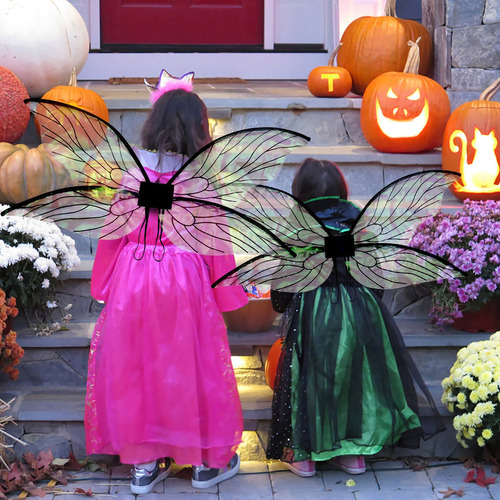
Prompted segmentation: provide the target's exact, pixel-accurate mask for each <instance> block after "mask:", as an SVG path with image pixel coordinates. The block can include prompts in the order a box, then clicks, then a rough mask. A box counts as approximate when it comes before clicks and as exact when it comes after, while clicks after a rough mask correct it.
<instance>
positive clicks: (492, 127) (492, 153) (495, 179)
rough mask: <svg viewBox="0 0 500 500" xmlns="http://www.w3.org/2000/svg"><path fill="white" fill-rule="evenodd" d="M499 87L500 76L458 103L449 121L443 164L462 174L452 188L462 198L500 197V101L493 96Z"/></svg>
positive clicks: (444, 167) (445, 136)
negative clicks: (483, 88) (482, 90)
mask: <svg viewBox="0 0 500 500" xmlns="http://www.w3.org/2000/svg"><path fill="white" fill-rule="evenodd" d="M498 90H500V78H498V79H497V80H496V81H495V82H493V84H492V85H490V86H489V87H488V88H487V89H486V90H485V91H484V92H483V93H482V94H481V95H480V96H479V99H477V100H474V101H471V102H466V103H464V104H462V105H460V106H458V107H457V108H456V109H455V111H453V113H452V114H451V115H450V118H449V119H448V122H447V124H446V128H445V130H444V138H443V152H442V160H443V161H442V165H443V169H445V170H452V171H454V172H459V173H460V174H461V182H456V183H454V184H453V185H452V186H451V188H450V189H451V191H452V192H453V194H454V195H455V196H456V197H457V198H458V199H460V200H464V199H466V198H469V199H474V200H485V199H495V200H498V199H500V102H498V101H492V100H491V99H492V97H493V96H494V95H495V94H496V93H497V92H498Z"/></svg>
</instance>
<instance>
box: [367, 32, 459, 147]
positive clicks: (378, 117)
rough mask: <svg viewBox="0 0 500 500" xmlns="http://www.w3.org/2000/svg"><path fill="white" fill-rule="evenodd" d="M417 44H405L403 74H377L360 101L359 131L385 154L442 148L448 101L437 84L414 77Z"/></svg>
mask: <svg viewBox="0 0 500 500" xmlns="http://www.w3.org/2000/svg"><path fill="white" fill-rule="evenodd" d="M418 42H419V39H417V42H411V41H410V42H408V43H409V44H410V45H411V47H412V50H411V51H410V53H409V54H408V61H407V65H406V67H405V69H404V71H403V72H396V71H390V72H388V73H384V74H383V75H379V76H378V77H377V78H375V79H374V80H373V81H372V82H371V83H370V84H369V85H368V87H367V88H366V91H365V93H364V95H363V100H362V101H361V114H360V118H361V130H362V132H363V135H364V136H365V138H366V140H367V141H368V143H369V144H370V145H372V146H373V147H374V148H375V149H377V150H378V151H382V152H385V153H417V152H421V151H429V150H432V149H434V148H436V147H438V146H440V145H441V143H442V140H443V133H444V129H445V126H446V122H447V120H448V117H449V116H450V100H449V98H448V94H447V93H446V91H445V90H444V89H443V87H441V85H439V84H438V83H437V82H435V81H434V80H432V79H431V78H428V77H426V76H423V75H419V74H416V73H415V72H416V71H417V68H418V63H419V50H418Z"/></svg>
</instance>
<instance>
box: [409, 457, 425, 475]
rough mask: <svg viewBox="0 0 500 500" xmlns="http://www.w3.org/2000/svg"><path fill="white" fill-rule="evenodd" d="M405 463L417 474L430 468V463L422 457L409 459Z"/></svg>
mask: <svg viewBox="0 0 500 500" xmlns="http://www.w3.org/2000/svg"><path fill="white" fill-rule="evenodd" d="M404 463H405V464H406V465H407V466H408V467H410V469H411V470H413V471H415V472H417V471H421V470H424V469H426V468H427V467H428V466H429V462H428V461H427V460H425V459H423V458H421V457H407V458H405V460H404Z"/></svg>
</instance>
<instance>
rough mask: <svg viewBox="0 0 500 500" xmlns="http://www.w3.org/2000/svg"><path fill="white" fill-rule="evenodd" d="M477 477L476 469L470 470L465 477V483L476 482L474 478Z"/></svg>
mask: <svg viewBox="0 0 500 500" xmlns="http://www.w3.org/2000/svg"><path fill="white" fill-rule="evenodd" d="M475 476H476V468H475V467H474V468H473V469H470V470H469V472H467V474H466V475H465V479H464V483H471V482H473V481H474V477H475Z"/></svg>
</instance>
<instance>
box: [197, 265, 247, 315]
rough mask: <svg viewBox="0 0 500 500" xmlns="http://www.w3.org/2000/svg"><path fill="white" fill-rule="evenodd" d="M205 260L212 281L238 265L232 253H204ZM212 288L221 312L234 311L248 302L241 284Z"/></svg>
mask: <svg viewBox="0 0 500 500" xmlns="http://www.w3.org/2000/svg"><path fill="white" fill-rule="evenodd" d="M203 260H204V261H205V262H206V264H207V265H208V267H209V270H210V281H211V282H212V283H213V282H214V281H216V280H217V279H218V278H220V277H221V276H223V275H224V274H225V273H227V272H228V271H230V270H231V269H234V268H235V267H236V264H235V262H234V257H233V256H232V255H203ZM212 290H213V292H214V296H215V301H216V302H217V305H218V306H219V310H220V311H221V312H224V311H233V310H234V309H239V308H240V307H243V306H244V305H245V304H247V303H248V297H247V294H246V293H245V290H244V289H243V287H242V286H241V285H236V286H218V287H215V288H213V289H212Z"/></svg>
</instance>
